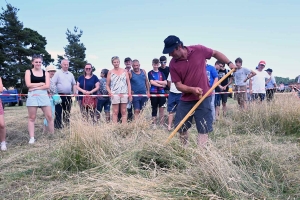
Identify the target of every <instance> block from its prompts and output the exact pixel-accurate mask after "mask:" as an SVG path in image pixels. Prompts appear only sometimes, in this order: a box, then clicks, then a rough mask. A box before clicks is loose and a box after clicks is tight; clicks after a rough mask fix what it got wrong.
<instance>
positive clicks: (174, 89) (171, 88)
mask: <svg viewBox="0 0 300 200" xmlns="http://www.w3.org/2000/svg"><path fill="white" fill-rule="evenodd" d="M167 80H168V81H170V82H171V85H170V92H173V93H177V94H179V93H181V92H180V91H179V90H177V88H176V86H175V83H173V82H172V80H171V74H170V73H169V76H168V79H167Z"/></svg>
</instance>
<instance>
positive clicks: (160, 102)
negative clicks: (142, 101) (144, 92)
mask: <svg viewBox="0 0 300 200" xmlns="http://www.w3.org/2000/svg"><path fill="white" fill-rule="evenodd" d="M151 94H156V93H151ZM150 101H151V106H152V107H159V108H160V107H163V106H164V104H165V103H166V101H167V100H166V97H160V96H158V97H155V96H151V97H150Z"/></svg>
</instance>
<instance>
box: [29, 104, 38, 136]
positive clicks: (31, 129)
mask: <svg viewBox="0 0 300 200" xmlns="http://www.w3.org/2000/svg"><path fill="white" fill-rule="evenodd" d="M27 109H28V132H29V137H30V138H33V137H34V123H35V118H36V111H37V109H38V107H36V106H28V107H27Z"/></svg>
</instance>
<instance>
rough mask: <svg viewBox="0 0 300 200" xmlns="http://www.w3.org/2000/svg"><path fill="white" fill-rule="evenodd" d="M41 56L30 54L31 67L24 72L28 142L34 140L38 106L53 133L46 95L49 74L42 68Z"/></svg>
mask: <svg viewBox="0 0 300 200" xmlns="http://www.w3.org/2000/svg"><path fill="white" fill-rule="evenodd" d="M42 62H43V57H42V56H40V55H33V56H32V62H31V63H32V66H33V68H32V69H28V70H26V72H25V83H26V86H27V88H28V98H27V101H26V106H27V109H28V132H29V136H30V140H29V144H33V143H34V142H35V138H34V124H35V119H36V112H37V109H38V108H39V107H40V108H41V109H42V111H43V113H44V115H45V118H46V119H47V121H48V127H49V132H50V133H52V134H53V133H54V122H53V117H52V112H51V103H50V99H49V96H48V89H49V87H50V76H49V73H46V72H45V71H44V70H43V69H42V68H41V66H42Z"/></svg>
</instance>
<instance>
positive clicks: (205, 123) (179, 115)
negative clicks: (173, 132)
mask: <svg viewBox="0 0 300 200" xmlns="http://www.w3.org/2000/svg"><path fill="white" fill-rule="evenodd" d="M197 102H198V101H180V102H179V104H178V106H177V112H176V116H175V126H177V125H178V124H179V123H180V122H181V120H182V119H183V118H184V117H185V116H186V115H187V113H188V112H189V111H190V110H191V109H192V107H193V106H194V105H195V104H196V103H197ZM210 104H211V97H207V98H206V99H204V101H203V102H202V103H201V104H200V105H199V106H198V108H197V109H196V110H195V112H194V114H193V115H192V116H190V117H189V118H188V120H187V121H186V122H185V123H184V124H183V125H182V127H181V128H180V129H179V132H180V133H182V132H186V131H187V130H188V129H189V128H190V127H191V126H192V120H193V117H194V118H195V122H196V127H197V131H198V133H209V132H212V131H213V127H212V124H213V116H212V114H211V105H210Z"/></svg>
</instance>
